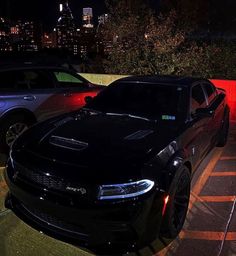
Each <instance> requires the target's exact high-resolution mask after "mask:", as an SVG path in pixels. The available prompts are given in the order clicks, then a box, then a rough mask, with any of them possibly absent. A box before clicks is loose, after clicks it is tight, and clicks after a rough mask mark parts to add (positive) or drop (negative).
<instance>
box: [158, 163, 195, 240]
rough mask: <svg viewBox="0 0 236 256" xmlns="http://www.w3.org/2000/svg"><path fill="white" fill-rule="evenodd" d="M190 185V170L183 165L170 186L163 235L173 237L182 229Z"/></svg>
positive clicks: (162, 229) (162, 227)
mask: <svg viewBox="0 0 236 256" xmlns="http://www.w3.org/2000/svg"><path fill="white" fill-rule="evenodd" d="M190 185H191V177H190V172H189V170H188V168H187V167H185V166H183V167H182V168H181V169H180V171H179V172H178V174H177V175H176V177H175V178H174V180H173V182H172V184H171V186H170V190H169V193H168V195H169V201H168V203H167V206H166V211H165V213H164V216H163V220H162V226H161V236H163V237H166V238H171V239H173V238H175V237H176V236H177V235H178V234H179V232H180V231H181V229H182V227H183V224H184V221H185V218H186V214H187V210H188V204H189V198H190Z"/></svg>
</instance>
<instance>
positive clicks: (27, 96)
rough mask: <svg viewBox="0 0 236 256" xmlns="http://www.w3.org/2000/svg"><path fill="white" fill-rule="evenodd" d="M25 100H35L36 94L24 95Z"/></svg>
mask: <svg viewBox="0 0 236 256" xmlns="http://www.w3.org/2000/svg"><path fill="white" fill-rule="evenodd" d="M23 99H24V100H27V101H33V100H35V99H36V97H35V96H32V95H26V96H24V97H23Z"/></svg>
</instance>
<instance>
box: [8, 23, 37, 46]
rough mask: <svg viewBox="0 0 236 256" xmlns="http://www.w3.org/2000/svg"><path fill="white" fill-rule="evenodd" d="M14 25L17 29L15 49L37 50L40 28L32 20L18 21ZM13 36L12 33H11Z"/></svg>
mask: <svg viewBox="0 0 236 256" xmlns="http://www.w3.org/2000/svg"><path fill="white" fill-rule="evenodd" d="M16 27H17V28H18V29H19V31H18V34H16V35H18V37H17V38H18V40H17V42H16V44H17V50H18V51H38V50H39V48H40V41H41V40H40V39H39V37H40V29H39V27H38V26H37V25H36V24H35V23H34V22H32V21H26V22H22V21H18V24H17V25H16ZM13 36H14V34H13Z"/></svg>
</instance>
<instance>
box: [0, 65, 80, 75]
mask: <svg viewBox="0 0 236 256" xmlns="http://www.w3.org/2000/svg"><path fill="white" fill-rule="evenodd" d="M29 69H35V70H39V69H40V70H60V71H66V72H73V73H76V72H75V71H74V70H72V69H69V68H66V67H61V66H32V65H19V66H12V65H10V66H3V67H1V66H0V72H1V71H13V70H29Z"/></svg>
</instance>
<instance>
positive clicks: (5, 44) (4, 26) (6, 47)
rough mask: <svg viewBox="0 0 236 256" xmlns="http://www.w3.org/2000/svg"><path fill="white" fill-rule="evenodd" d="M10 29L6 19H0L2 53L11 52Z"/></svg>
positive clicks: (0, 46)
mask: <svg viewBox="0 0 236 256" xmlns="http://www.w3.org/2000/svg"><path fill="white" fill-rule="evenodd" d="M9 35H10V27H9V25H8V23H7V22H6V21H5V19H3V18H1V17H0V51H11V50H12V48H11V44H10V36H9Z"/></svg>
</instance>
